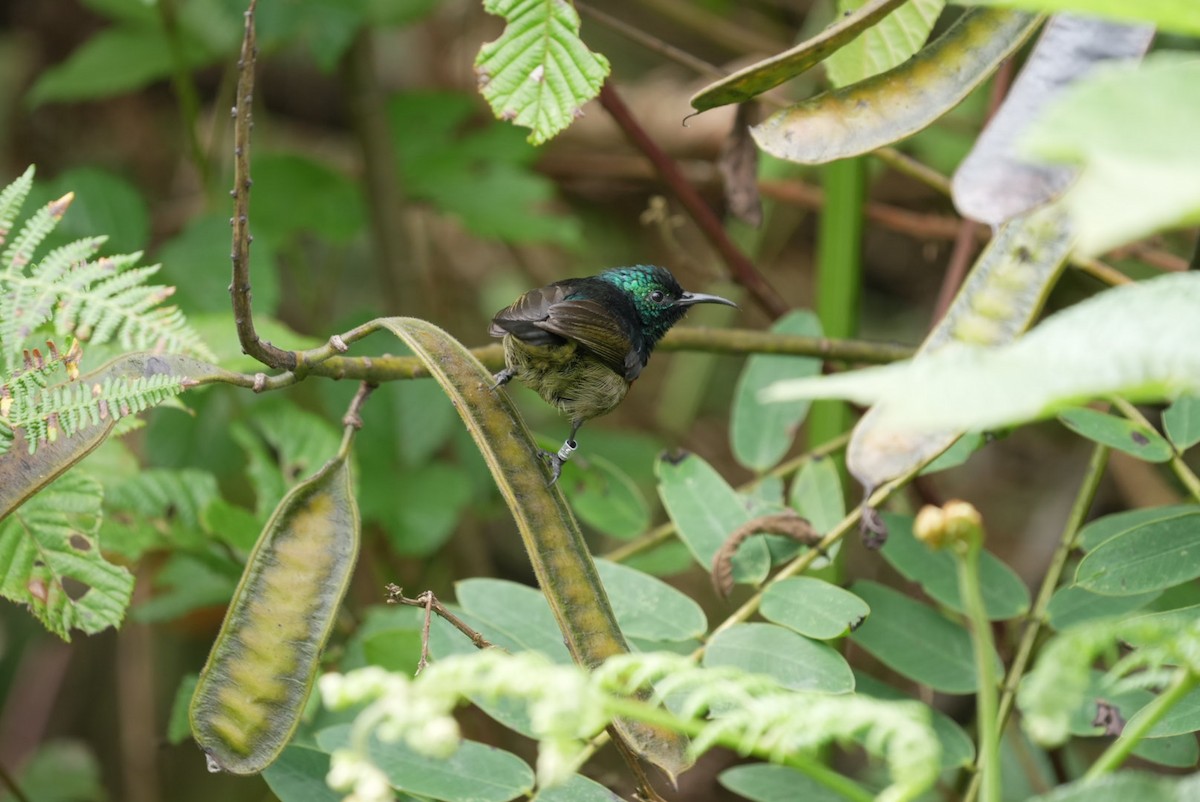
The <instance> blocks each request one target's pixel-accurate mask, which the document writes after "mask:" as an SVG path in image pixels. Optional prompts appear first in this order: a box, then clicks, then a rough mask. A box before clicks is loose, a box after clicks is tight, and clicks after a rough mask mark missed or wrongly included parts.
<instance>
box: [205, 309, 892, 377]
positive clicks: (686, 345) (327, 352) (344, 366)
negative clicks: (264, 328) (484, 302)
mask: <svg viewBox="0 0 1200 802" xmlns="http://www.w3.org/2000/svg"><path fill="white" fill-rule="evenodd" d="M379 328H380V326H379V321H378V320H372V321H368V322H367V323H364V324H362V325H361V326H355V327H354V328H353V329H350V330H349V331H345V332H342V333H341V334H337V335H334V336H333V337H330V338H329V339H328V340H327V341H326V342H325V344H324V345H321V346H318V347H317V348H311V349H309V350H307V351H288V352H286V353H287V354H288V360H289V361H291V362H292V363H293V364H294V365H295V367H294V369H293V370H290V371H283V372H281V373H277V374H275V375H273V376H268V375H267V374H265V373H226V374H223V375H222V377H221V378H219V379H216V380H219V381H223V382H227V383H229V384H235V385H238V386H240V387H248V388H251V389H253V390H255V391H257V392H262V391H265V390H278V389H280V388H283V387H288V386H291V385H293V384H295V383H296V382H298V381H300V380H301V379H303V378H305V377H306V376H310V375H312V376H324V377H326V378H331V379H353V380H356V381H366V382H371V383H374V384H379V383H382V382H387V381H396V380H399V379H421V378H428V377H429V371H428V370H426V369H425V367H424V365H423V363H422V362H421V360H419V359H417V358H416V357H411V356H372V357H344V356H339V355H340V354H343V353H345V352H346V351H347V350H348V348H349V346H350V344H351V343H354V342H357V341H358V340H361V339H363V338H365V337H368V336H370V335H371V334H374V333H375V332H377V331H379ZM658 349H659V350H661V351H707V352H709V353H715V354H786V355H789V356H815V357H820V358H822V359H827V360H831V361H845V362H867V363H872V364H886V363H888V362H895V361H897V360H900V359H907V358H908V357H910V356H912V354H913V350H912V349H911V348H908V347H907V346H902V345H893V344H891V343H875V342H868V341H865V340H833V339H827V338H824V337H801V336H799V335H792V334H774V333H772V332H769V331H755V330H752V329H709V328H699V327H698V328H678V329H672V330H671V331H669V332H667V336H666V337H665V338H663V341H662V342H660V343H659V344H658ZM471 353H472V355H474V356H475V358H476V359H478V360H479V361H481V362H483V364H484V365H486V366H487V367H488V368H490V369H492V370H499V369H500V368H501V367H503V366H504V349H503V348H502V347H501V345H500V344H499V343H495V344H493V345H483V346H479V347H476V348H472V349H471Z"/></svg>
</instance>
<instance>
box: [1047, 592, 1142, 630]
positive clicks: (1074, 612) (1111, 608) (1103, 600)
mask: <svg viewBox="0 0 1200 802" xmlns="http://www.w3.org/2000/svg"><path fill="white" fill-rule="evenodd" d="M1160 595H1162V594H1161V593H1160V592H1159V591H1157V590H1155V591H1150V592H1149V593H1138V594H1135V595H1133V596H1101V595H1100V594H1099V593H1093V592H1092V591H1090V590H1085V589H1083V588H1081V587H1078V586H1076V585H1070V586H1068V587H1065V588H1059V589H1058V590H1056V591H1055V592H1054V595H1053V596H1052V597H1050V604H1049V606H1048V607H1047V608H1046V619H1047V620H1048V621H1049V622H1050V626H1052V627H1054V628H1055V629H1057V630H1058V631H1060V632H1061V631H1062V630H1064V629H1066V628H1067V627H1071V626H1074V625H1075V624H1082V623H1083V622H1085V621H1094V620H1095V619H1097V618H1108V617H1110V616H1118V615H1123V614H1125V613H1131V612H1133V611H1134V610H1140V609H1141V608H1143V607H1145V606H1146V605H1147V604H1149V603H1150V602H1152V601H1154V600H1155V599H1157V598H1158V597H1159V596H1160Z"/></svg>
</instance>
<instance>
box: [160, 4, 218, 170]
mask: <svg viewBox="0 0 1200 802" xmlns="http://www.w3.org/2000/svg"><path fill="white" fill-rule="evenodd" d="M158 11H159V16H160V17H161V18H162V23H163V32H164V33H165V34H166V37H167V47H168V48H169V49H170V51H171V88H172V89H173V90H174V91H175V100H176V101H178V103H179V112H180V115H181V116H182V118H183V133H184V137H185V138H186V139H187V144H188V151H189V152H190V153H191V156H192V163H193V164H194V165H195V166H196V170H197V171H199V173H200V182H201V183H202V184H203V185H204V187H205V188H206V189H207V188H209V179H210V178H211V175H210V173H211V169H210V166H209V163H208V156H207V155H206V154H205V152H204V148H203V147H202V146H201V144H200V132H199V127H200V95H199V93H198V92H197V91H196V84H195V82H194V81H193V80H192V73H191V70H190V69H189V67H188V63H187V54H186V53H184V42H183V35H182V32H181V31H180V30H179V16H178V9H176V7H175V0H161V2H159V3H158Z"/></svg>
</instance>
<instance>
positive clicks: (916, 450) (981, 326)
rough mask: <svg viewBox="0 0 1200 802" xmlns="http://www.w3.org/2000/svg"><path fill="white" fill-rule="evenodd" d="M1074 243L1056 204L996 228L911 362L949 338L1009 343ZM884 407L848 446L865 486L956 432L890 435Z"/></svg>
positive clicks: (898, 472)
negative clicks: (943, 314)
mask: <svg viewBox="0 0 1200 802" xmlns="http://www.w3.org/2000/svg"><path fill="white" fill-rule="evenodd" d="M1073 242H1074V238H1073V237H1072V236H1071V233H1070V225H1069V221H1068V219H1067V215H1066V213H1065V212H1064V211H1063V210H1062V208H1061V207H1060V206H1059V205H1058V204H1053V205H1051V206H1047V207H1044V208H1043V209H1040V210H1038V211H1036V212H1033V213H1031V214H1029V215H1026V216H1024V217H1019V218H1017V219H1016V220H1013V221H1012V222H1011V223H1009V224H1008V225H1006V226H1004V227H1003V228H1001V229H1000V232H999V233H998V234H997V235H996V236H995V237H994V238H993V239H992V241H991V242H990V243H989V244H988V246H987V248H986V249H984V251H983V253H981V254H980V255H979V258H978V259H977V260H976V262H975V266H974V267H972V268H971V272H970V273H969V274H968V275H967V278H966V280H965V281H964V282H963V286H962V288H961V289H960V290H959V292H958V295H956V296H955V298H954V301H953V303H951V304H950V308H949V309H948V310H947V311H946V315H945V317H943V318H942V320H941V321H940V322H939V323H938V324H937V326H935V327H934V329H933V331H931V332H930V333H929V336H928V337H926V338H925V342H924V343H922V344H921V347H920V349H919V350H918V351H917V354H916V356H915V357H914V359H920V358H921V355H922V354H929V353H933V352H934V351H937V350H940V349H941V348H944V347H945V346H946V345H948V344H950V343H953V342H960V343H970V344H973V345H1002V344H1004V343H1008V342H1012V341H1013V340H1014V339H1016V338H1017V336H1018V335H1020V334H1021V333H1022V332H1024V331H1025V330H1026V329H1027V328H1029V326H1030V324H1032V323H1033V320H1034V317H1035V316H1036V315H1037V313H1038V311H1039V310H1040V309H1041V308H1042V304H1043V303H1044V302H1045V300H1046V296H1047V295H1048V294H1049V292H1050V288H1051V287H1053V286H1054V281H1055V279H1057V277H1058V275H1059V273H1060V272H1061V271H1062V268H1063V264H1064V263H1065V261H1066V258H1067V255H1068V254H1069V253H1070V250H1071V245H1072V243H1073ZM884 403H886V402H884ZM882 407H883V404H876V405H875V406H873V407H872V408H871V409H870V410H868V411H867V414H866V415H864V416H863V417H862V419H861V420H860V421H859V422H858V425H857V426H855V427H854V433H853V435H852V436H851V438H850V445H849V447H848V448H847V451H846V466H847V467H848V468H849V469H850V473H852V474H854V478H856V479H858V481H859V482H861V483H862V484H863V486H864V487H867V488H876V487H879V486H880V485H882V484H883V483H884V482H887V481H889V480H891V479H894V478H896V477H898V476H903V475H905V474H907V473H908V472H909V471H911V470H913V469H915V468H917V467H919V466H921V465H923V464H925V463H926V462H928V461H929V460H931V459H933V458H934V457H936V456H937V455H938V454H940V453H941V452H943V451H945V450H946V449H947V448H949V447H950V446H951V445H952V444H953V443H954V441H955V440H957V439H958V437H959V435H960V434H961V432H956V431H947V432H932V433H926V434H913V433H911V432H896V431H894V430H891V429H889V428H888V427H887V426H884V425H882V424H881V423H880V417H881V415H882V414H883V413H882V411H881V410H882Z"/></svg>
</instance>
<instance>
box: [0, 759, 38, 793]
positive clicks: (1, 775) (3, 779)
mask: <svg viewBox="0 0 1200 802" xmlns="http://www.w3.org/2000/svg"><path fill="white" fill-rule="evenodd" d="M0 785H3V786H4V787H5V788H7V789H8V792H9V793H10V794H12V795H13V798H14V799H16V800H17V802H31V800H30V799H29V797H27V796H25V792H24V791H23V790H21V786H20V785H18V784H17V781H16V779H15V778H13V776H12V775H11V774H9V773H8V769H6V768H4V764H3V763H0Z"/></svg>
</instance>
